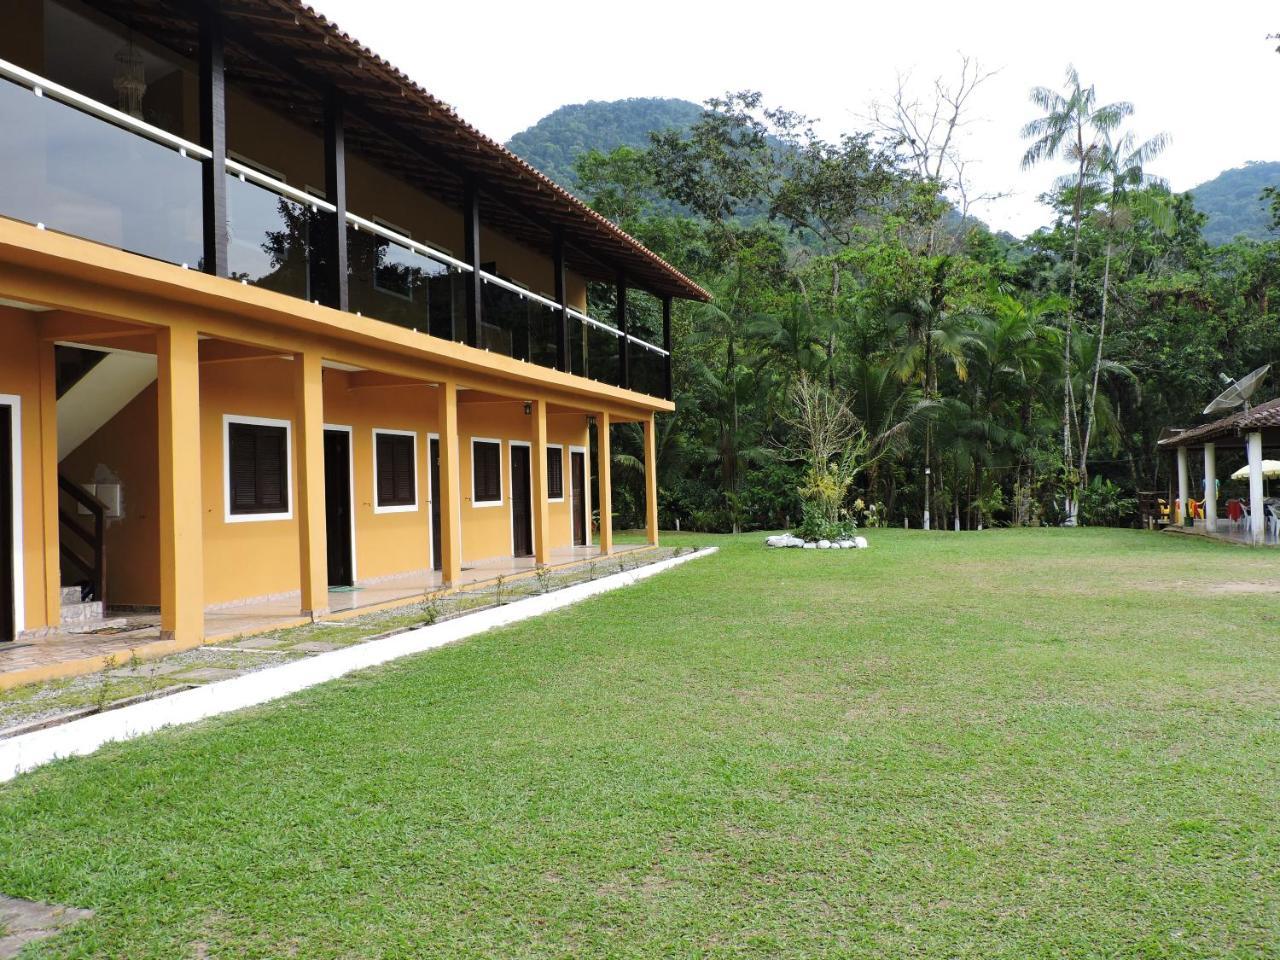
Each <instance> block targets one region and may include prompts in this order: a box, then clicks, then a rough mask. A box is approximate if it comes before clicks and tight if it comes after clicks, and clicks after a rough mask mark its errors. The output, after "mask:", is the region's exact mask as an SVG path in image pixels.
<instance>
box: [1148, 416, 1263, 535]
mask: <svg viewBox="0 0 1280 960" xmlns="http://www.w3.org/2000/svg"><path fill="white" fill-rule="evenodd" d="M1159 444H1160V449H1161V450H1171V451H1174V452H1175V453H1176V455H1177V458H1178V472H1177V475H1178V509H1179V511H1180V512H1179V513H1178V514H1177V515H1175V516H1174V517H1173V518H1172V519H1173V521H1174V522H1175V523H1177V524H1181V523H1182V521H1183V516H1184V515H1185V511H1186V509H1187V502H1188V500H1189V499H1190V497H1191V482H1190V468H1189V458H1190V455H1191V452H1192V451H1201V452H1203V455H1204V475H1205V481H1206V482H1205V496H1204V517H1203V520H1204V531H1205V532H1206V533H1210V534H1219V533H1220V530H1219V527H1220V521H1219V518H1218V503H1217V495H1216V481H1217V480H1218V479H1219V478H1218V466H1217V454H1218V451H1219V450H1223V449H1236V450H1239V449H1243V451H1244V453H1245V459H1246V461H1247V465H1248V480H1249V495H1248V499H1247V501H1245V502H1246V504H1247V508H1248V524H1247V527H1246V530H1245V536H1244V539H1245V540H1247V541H1248V542H1250V543H1257V544H1261V543H1265V542H1267V539H1268V536H1267V515H1268V502H1267V497H1266V494H1265V490H1264V485H1263V449H1264V448H1266V447H1271V448H1280V398H1277V399H1275V400H1269V401H1267V402H1266V403H1260V404H1258V405H1257V406H1256V407H1251V408H1250V409H1247V410H1241V411H1238V412H1237V413H1233V414H1231V416H1229V417H1223V418H1222V419H1221V420H1215V421H1213V422H1212V423H1206V424H1202V425H1201V426H1198V427H1190V428H1188V429H1184V430H1180V429H1170V430H1166V431H1165V435H1164V436H1162V437H1161V438H1160V441H1159ZM1271 510H1272V511H1275V512H1277V513H1280V508H1277V507H1276V505H1275V502H1274V501H1273V502H1272V504H1271Z"/></svg>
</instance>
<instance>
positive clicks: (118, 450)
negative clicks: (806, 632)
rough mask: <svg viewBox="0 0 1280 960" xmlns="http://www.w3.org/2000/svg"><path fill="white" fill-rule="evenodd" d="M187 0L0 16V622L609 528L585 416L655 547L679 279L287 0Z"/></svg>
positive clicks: (15, 10) (560, 542) (210, 601)
mask: <svg viewBox="0 0 1280 960" xmlns="http://www.w3.org/2000/svg"><path fill="white" fill-rule="evenodd" d="M206 6H207V7H208V10H207V11H206V12H204V13H202V14H200V15H199V16H197V15H195V14H193V13H190V12H188V11H190V10H196V9H201V5H191V7H187V6H186V5H183V4H176V3H169V2H162V0H92V2H81V0H11V2H9V3H6V4H5V5H4V8H3V11H2V12H0V131H2V132H3V134H2V135H0V171H3V176H0V330H2V331H3V333H2V336H3V340H2V342H3V346H4V349H3V351H2V352H0V450H3V451H4V455H3V456H0V639H7V640H11V639H13V638H15V637H21V636H39V635H40V634H41V633H42V632H48V631H50V630H54V629H57V628H59V626H60V625H64V624H65V623H66V622H67V621H68V620H69V619H70V618H72V617H89V618H96V617H97V616H99V615H100V613H101V609H102V608H101V604H103V603H104V602H105V604H106V605H107V607H108V608H122V609H131V610H141V611H147V610H152V611H154V610H158V611H159V616H160V620H161V627H162V630H163V631H164V636H165V637H166V639H167V641H169V642H171V643H173V644H176V645H182V646H186V645H194V644H196V643H199V642H201V641H202V640H203V639H204V638H205V636H206V635H207V633H208V632H209V631H208V627H207V620H208V618H209V617H210V616H211V615H212V613H213V612H215V611H219V610H226V609H234V608H235V607H236V606H237V605H245V604H252V603H258V604H271V603H274V604H276V605H277V606H283V607H284V608H287V609H291V610H294V611H295V612H296V613H297V614H299V615H302V616H311V617H315V616H322V615H325V614H326V613H327V612H328V611H329V610H330V608H331V607H332V606H334V603H333V601H334V599H335V598H337V597H338V596H339V594H341V593H342V592H344V591H345V592H347V593H349V592H351V591H352V590H353V589H354V590H359V589H372V588H374V587H375V586H376V585H377V584H380V583H409V582H414V583H417V584H419V585H425V586H427V587H431V586H448V585H451V584H457V583H459V582H461V580H463V579H465V577H464V576H463V574H464V571H465V570H467V569H468V568H477V567H482V566H484V565H485V564H489V565H493V567H492V568H493V569H495V570H501V569H506V567H503V566H502V565H503V564H504V563H507V562H508V561H510V562H511V563H508V567H509V568H511V569H519V567H520V562H523V563H524V564H526V565H530V566H531V565H532V564H534V563H551V562H556V561H557V560H558V559H569V558H573V557H581V556H584V555H585V554H586V553H587V552H588V551H590V552H600V553H609V552H610V551H611V549H612V534H611V518H610V472H609V463H610V451H609V431H610V427H611V425H613V424H618V423H628V422H630V423H640V424H642V425H643V428H644V435H645V470H646V478H647V484H646V490H647V517H648V535H649V539H650V540H651V541H654V542H656V539H657V503H656V482H655V475H654V468H655V464H654V461H655V445H654V433H653V418H654V415H655V413H660V412H666V411H671V410H673V409H674V406H673V404H672V403H671V400H670V364H669V359H670V346H671V344H670V311H671V301H672V299H673V298H676V297H680V298H692V299H705V297H706V294H705V293H704V291H702V290H701V289H700V288H699V287H698V286H697V285H696V284H694V283H693V282H692V281H690V280H689V279H688V278H686V277H685V276H683V275H682V274H681V273H679V272H678V271H677V270H676V269H674V268H673V267H671V266H670V265H668V264H667V263H665V262H664V261H662V260H661V259H660V258H659V257H657V256H656V255H654V254H653V253H651V252H649V251H648V250H646V249H645V248H644V247H642V246H641V245H640V244H639V243H637V242H636V241H635V240H633V239H632V238H631V237H629V236H627V235H626V234H625V233H623V232H622V231H620V230H619V229H618V228H617V227H615V226H614V225H613V224H611V223H609V222H608V221H606V220H604V219H603V218H601V217H600V216H598V215H597V214H595V213H594V212H592V211H591V210H590V209H588V208H587V207H585V206H584V205H583V204H582V203H580V202H579V201H577V200H576V199H574V198H573V197H572V196H571V195H570V194H568V193H567V192H566V191H564V190H563V189H561V188H560V187H558V186H556V185H555V184H554V183H552V182H551V181H549V180H547V179H546V178H545V177H543V176H541V175H540V174H538V173H537V172H536V171H534V170H533V169H532V168H530V167H529V166H528V165H527V164H525V163H524V162H522V161H521V160H519V159H518V158H516V157H515V156H514V155H512V154H510V153H509V152H508V151H506V150H505V149H504V148H503V147H501V146H500V145H498V144H496V143H494V142H493V141H491V140H489V139H487V138H486V137H484V136H483V135H481V134H480V133H478V132H477V131H476V130H474V129H473V128H471V127H470V126H468V125H467V124H466V123H465V122H464V121H463V120H461V119H460V118H459V117H458V116H457V115H456V114H455V113H454V112H453V111H452V110H451V109H450V108H449V107H448V106H447V105H445V104H443V103H441V102H440V101H438V100H436V99H435V98H433V97H432V96H431V95H430V94H428V93H426V92H425V91H423V90H422V89H420V88H419V87H417V86H416V85H415V84H414V83H413V82H412V81H410V80H409V79H408V78H406V77H405V76H404V75H402V74H401V73H399V72H398V71H397V70H396V69H395V68H393V67H391V66H390V65H388V64H387V63H385V62H384V61H382V60H380V59H379V58H378V57H377V56H376V55H374V54H373V53H371V52H370V51H369V50H367V49H365V48H363V47H361V46H360V45H359V44H358V43H356V42H355V41H353V40H351V39H350V38H349V37H347V36H346V35H344V34H342V33H340V32H339V31H338V30H337V29H336V28H335V27H334V26H333V25H331V24H329V23H328V22H327V21H325V20H324V18H322V17H319V16H318V15H316V14H314V13H313V12H311V11H310V9H309V8H307V7H306V6H304V5H303V4H301V3H298V2H295V0H236V2H235V3H220V2H217V3H209V4H207V5H206ZM589 285H592V286H591V289H592V290H598V291H604V294H603V295H602V296H601V297H599V298H598V299H600V301H601V302H600V305H599V306H597V305H594V304H591V303H589V302H588V289H589ZM602 285H603V286H602ZM593 483H594V484H596V485H597V492H596V494H595V496H594V497H593V495H592V486H593ZM526 558H527V559H526ZM415 589H416V588H415Z"/></svg>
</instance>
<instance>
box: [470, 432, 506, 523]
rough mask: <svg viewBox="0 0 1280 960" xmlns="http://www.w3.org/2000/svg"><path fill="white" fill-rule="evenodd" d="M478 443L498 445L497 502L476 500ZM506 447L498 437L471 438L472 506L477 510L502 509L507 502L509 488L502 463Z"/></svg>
mask: <svg viewBox="0 0 1280 960" xmlns="http://www.w3.org/2000/svg"><path fill="white" fill-rule="evenodd" d="M477 443H496V444H497V445H498V499H497V500H477V499H476V444H477ZM504 446H505V444H503V442H502V440H501V439H500V438H497V437H472V438H471V506H473V507H475V508H476V509H477V510H483V509H486V508H487V507H500V506H502V505H503V504H505V503H506V502H507V486H506V484H505V483H503V480H502V475H503V473H504V472H505V467H504V466H503V463H502V448H503V447H504Z"/></svg>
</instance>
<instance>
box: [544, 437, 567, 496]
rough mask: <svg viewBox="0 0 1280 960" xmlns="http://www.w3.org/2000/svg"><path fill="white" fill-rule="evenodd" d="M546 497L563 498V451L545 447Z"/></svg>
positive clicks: (557, 448)
mask: <svg viewBox="0 0 1280 960" xmlns="http://www.w3.org/2000/svg"><path fill="white" fill-rule="evenodd" d="M547 499H549V500H563V499H564V451H563V450H561V449H560V448H559V447H547Z"/></svg>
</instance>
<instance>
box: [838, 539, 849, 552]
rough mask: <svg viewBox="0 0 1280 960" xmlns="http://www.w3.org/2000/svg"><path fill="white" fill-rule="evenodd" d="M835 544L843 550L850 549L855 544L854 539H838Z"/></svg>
mask: <svg viewBox="0 0 1280 960" xmlns="http://www.w3.org/2000/svg"><path fill="white" fill-rule="evenodd" d="M835 545H836V546H837V547H839V548H840V549H841V550H848V549H849V548H850V547H852V546H853V541H852V540H837V541H836V543H835Z"/></svg>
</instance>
